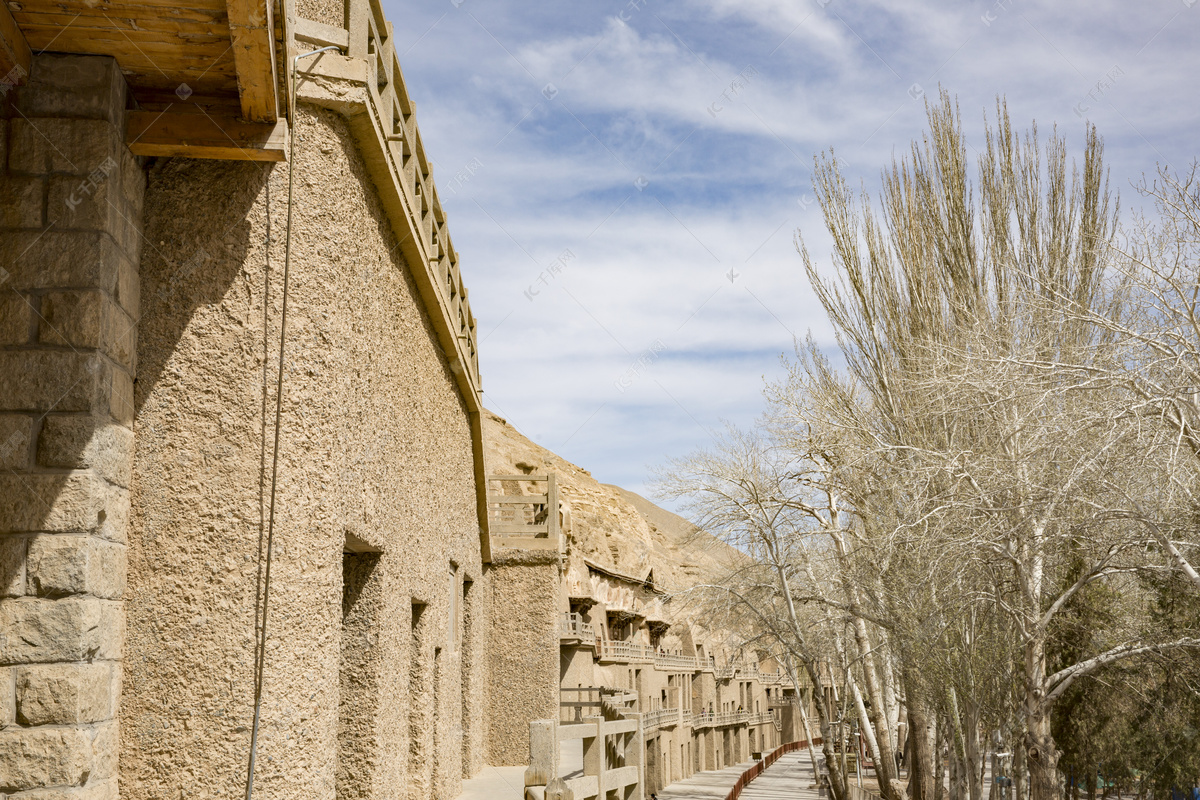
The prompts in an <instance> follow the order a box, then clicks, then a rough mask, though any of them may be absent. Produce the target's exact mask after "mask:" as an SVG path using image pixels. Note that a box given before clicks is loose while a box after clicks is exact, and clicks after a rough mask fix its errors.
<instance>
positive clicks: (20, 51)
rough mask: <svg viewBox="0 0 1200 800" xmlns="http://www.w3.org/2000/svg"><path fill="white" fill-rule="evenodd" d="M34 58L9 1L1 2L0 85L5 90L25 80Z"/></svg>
mask: <svg viewBox="0 0 1200 800" xmlns="http://www.w3.org/2000/svg"><path fill="white" fill-rule="evenodd" d="M32 58H33V54H32V53H31V52H30V50H29V43H28V42H26V41H25V34H23V33H21V29H20V28H19V27H17V21H16V20H15V19H13V15H12V12H10V11H9V10H8V3H0V85H2V86H3V87H4V91H8V90H9V89H11V88H12V87H14V86H18V85H20V84H22V83H24V82H25V79H26V78H28V77H29V64H30V61H31V60H32Z"/></svg>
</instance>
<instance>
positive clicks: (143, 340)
mask: <svg viewBox="0 0 1200 800" xmlns="http://www.w3.org/2000/svg"><path fill="white" fill-rule="evenodd" d="M273 168H275V165H273V164H262V163H251V162H236V161H202V160H196V159H185V158H171V159H163V160H159V161H157V162H156V163H153V164H151V166H150V169H149V179H148V181H147V185H146V212H145V215H144V216H145V225H144V236H145V239H144V243H143V248H142V261H141V292H142V296H141V299H142V302H141V310H142V315H141V321H140V322H139V324H138V339H139V346H138V357H139V363H138V370H137V382H136V391H135V407H136V409H137V410H138V411H140V410H141V408H142V405H143V404H144V403H145V402H146V399H147V398H148V397H150V396H151V394H152V392H153V391H154V387H155V386H156V385H157V383H158V381H159V380H160V379H161V377H162V374H163V371H164V370H165V369H166V368H167V367H168V364H169V362H170V359H171V356H172V354H173V353H174V352H175V349H176V346H177V345H178V343H179V340H180V338H181V337H182V336H183V334H184V332H185V331H186V330H187V328H188V325H189V323H190V322H191V319H192V316H193V314H194V313H195V312H196V310H197V309H199V308H201V307H203V306H209V305H213V304H217V303H220V302H221V300H222V299H223V298H224V297H225V294H226V292H228V290H229V288H230V286H231V285H232V284H233V282H234V280H235V279H236V278H237V276H238V275H239V273H240V272H241V270H242V268H243V265H244V264H246V263H247V262H248V261H249V258H248V256H249V255H250V253H251V252H252V251H253V250H258V251H259V252H260V253H261V254H262V255H261V258H260V259H259V260H260V261H261V262H262V264H263V266H264V267H265V264H266V259H267V252H266V247H265V244H266V242H251V241H250V231H251V227H252V223H251V220H250V219H249V215H250V213H251V211H252V210H253V209H254V206H255V202H256V200H258V198H259V196H260V195H261V194H262V193H263V192H264V190H265V189H266V187H267V179H268V177H269V176H270V174H271V170H272V169H273ZM266 190H267V191H268V192H269V189H266ZM167 202H173V203H180V204H181V205H182V206H183V207H179V208H172V207H170V206H169V205H167V206H164V204H165V203H167ZM285 204H286V197H284V196H280V197H271V198H270V205H271V208H272V211H276V210H277V209H281V208H284V207H285ZM258 210H259V212H260V213H261V207H260V209H258ZM275 216H276V217H278V216H279V215H278V214H276V215H275ZM269 235H270V236H271V239H272V244H273V245H276V244H278V243H281V242H282V241H283V235H284V231H283V230H282V229H278V230H271V231H270V234H269ZM271 251H272V252H271V255H272V257H274V256H275V255H276V254H279V256H280V263H278V264H275V263H272V264H271V275H270V277H272V278H277V277H278V276H279V275H281V274H282V269H283V264H282V253H281V248H280V247H276V246H273V247H272V248H271ZM260 278H261V276H260ZM278 287H279V283H278V281H277V280H276V281H275V282H274V283H273V285H272V287H271V288H272V290H274V291H275V292H278V291H279V288H278ZM257 288H258V289H259V290H262V289H263V287H262V286H261V285H260V286H259V287H257ZM260 300H261V298H260ZM278 303H279V298H278V297H272V298H271V306H272V307H271V312H272V313H271V316H272V319H271V320H269V322H270V323H271V324H277V322H278ZM257 305H258V306H259V307H260V308H262V307H263V306H262V303H261V302H259V303H258V304H257ZM247 323H248V324H250V325H254V324H255V323H257V324H260V325H262V329H263V330H264V331H265V332H267V333H266V335H267V336H268V337H269V336H270V333H269V331H270V330H271V328H270V325H268V324H266V322H265V321H264V320H262V319H259V320H247ZM230 344H231V345H232V344H233V343H232V342H231V343H230ZM263 345H264V348H265V354H270V353H271V352H272V351H274V350H275V349H276V348H277V347H278V342H276V343H275V344H274V346H272V344H271V342H270V341H267V342H264V343H263ZM265 354H264V355H265ZM266 357H267V358H268V359H269V358H270V356H269V355H266ZM270 372H272V373H274V369H270ZM214 388H215V387H214Z"/></svg>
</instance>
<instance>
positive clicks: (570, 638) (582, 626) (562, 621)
mask: <svg viewBox="0 0 1200 800" xmlns="http://www.w3.org/2000/svg"><path fill="white" fill-rule="evenodd" d="M558 638H559V641H561V642H565V643H569V644H584V645H590V646H591V647H595V646H596V629H595V628H593V627H592V624H591V623H590V622H584V621H583V615H582V614H576V613H574V612H572V613H569V614H563V615H562V616H561V617H559V620H558Z"/></svg>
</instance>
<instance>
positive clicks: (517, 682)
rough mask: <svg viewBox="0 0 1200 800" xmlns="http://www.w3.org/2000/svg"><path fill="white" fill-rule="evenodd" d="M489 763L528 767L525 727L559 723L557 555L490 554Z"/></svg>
mask: <svg viewBox="0 0 1200 800" xmlns="http://www.w3.org/2000/svg"><path fill="white" fill-rule="evenodd" d="M490 573H491V582H492V625H491V635H490V637H489V638H490V640H491V643H492V644H491V653H490V666H491V669H490V674H489V677H488V691H487V698H488V699H487V714H488V719H489V725H490V729H489V731H488V747H487V758H488V763H489V764H492V765H494V766H507V765H519V764H528V763H529V723H530V722H532V721H533V720H535V719H557V718H558V713H559V705H558V704H559V695H558V670H559V647H558V615H557V608H558V592H559V579H560V568H559V557H558V553H556V552H552V551H545V550H541V551H538V550H529V551H524V550H509V549H501V550H496V551H495V552H494V553H493V561H492V566H491V569H490Z"/></svg>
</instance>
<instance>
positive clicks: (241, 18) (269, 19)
mask: <svg viewBox="0 0 1200 800" xmlns="http://www.w3.org/2000/svg"><path fill="white" fill-rule="evenodd" d="M225 5H226V8H227V9H228V11H229V34H230V36H231V37H232V39H233V63H234V66H235V67H236V68H237V81H238V94H240V95H241V98H242V116H243V117H245V118H246V121H247V122H274V121H275V120H277V119H279V82H278V76H277V74H276V70H275V19H274V12H273V7H274V5H275V4H274V2H273V0H226V3H225Z"/></svg>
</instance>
